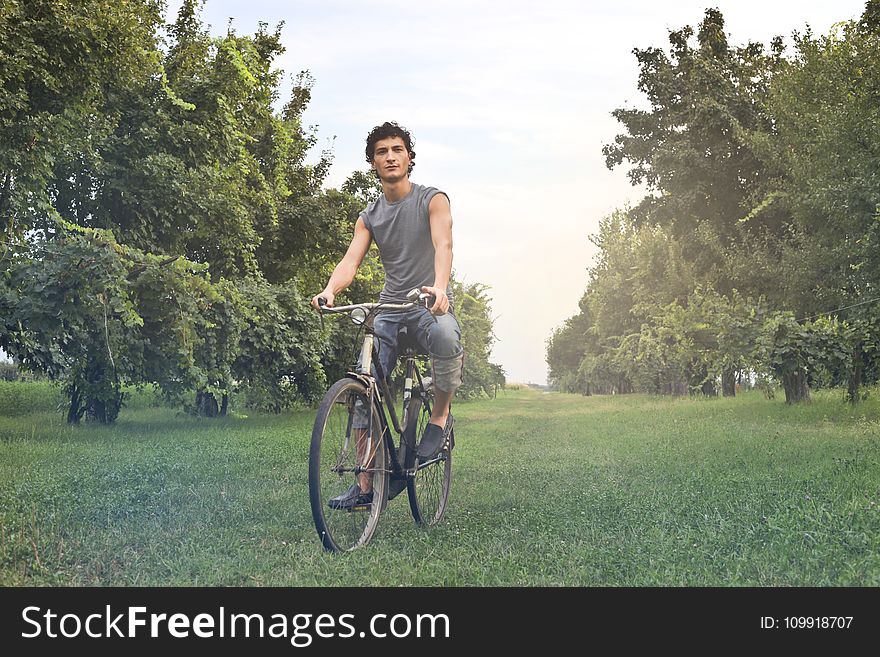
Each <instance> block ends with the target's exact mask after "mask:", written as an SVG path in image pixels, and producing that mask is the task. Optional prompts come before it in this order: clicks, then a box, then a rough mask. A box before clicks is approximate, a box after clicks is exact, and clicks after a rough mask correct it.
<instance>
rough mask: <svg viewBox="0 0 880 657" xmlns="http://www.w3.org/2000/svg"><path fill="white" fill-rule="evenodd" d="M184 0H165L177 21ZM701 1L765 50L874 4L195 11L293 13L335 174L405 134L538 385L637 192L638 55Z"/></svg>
mask: <svg viewBox="0 0 880 657" xmlns="http://www.w3.org/2000/svg"><path fill="white" fill-rule="evenodd" d="M179 6H180V2H179V0H170V2H169V5H168V10H169V16H170V18H171V19H172V20H173V17H174V16H175V15H176V11H177V8H178V7H179ZM709 6H714V7H718V8H719V9H720V10H721V11H722V13H723V14H724V17H725V20H726V25H725V28H726V31H727V33H728V35H729V39H730V41H731V42H732V43H733V44H742V43H745V42H746V41H749V40H752V41H761V42H763V43H765V44H766V43H769V41H770V39H771V38H772V37H773V36H775V35H777V34H778V35H782V36H786V37H787V36H789V35H790V34H791V33H792V31H794V30H799V31H801V30H803V29H804V27H805V25H806V24H807V23H809V24H810V26H811V27H812V28H813V31H814V32H815V33H827V32H828V31H829V30H830V29H831V28H832V26H833V24H834V23H836V22H838V21H843V20H847V19H851V18H857V17H858V16H859V15H860V14H861V11H862V9H863V7H864V1H863V0H838V1H837V2H827V0H826V1H818V0H803V1H800V2H796V1H792V0H784V1H776V2H768V1H766V0H762V1H757V0H737V1H735V2H733V1H730V2H728V1H722V2H695V1H692V0H686V1H682V2H667V3H664V2H656V1H654V2H651V1H649V0H615V1H614V2H576V1H568V0H540V1H537V0H529V1H521V0H505V1H500V2H491V1H488V0H466V1H465V0H443V1H439V0H437V1H431V2H422V1H419V0H406V1H404V0H357V1H355V0H352V1H344V0H299V1H297V0H293V1H291V0H249V1H248V2H242V1H241V0H235V1H231V0H207V2H206V3H205V7H204V9H203V13H202V18H203V20H204V21H205V22H207V23H209V24H210V25H211V32H212V33H213V34H222V33H223V32H225V30H226V29H227V25H228V21H229V19H230V18H232V19H233V23H232V24H233V26H234V28H235V29H236V31H237V32H240V33H252V32H253V31H255V29H256V27H257V23H258V22H259V21H263V22H266V23H268V24H269V25H270V27H274V26H275V25H276V24H277V23H278V22H280V21H284V28H283V30H282V42H283V44H284V46H285V47H286V49H287V50H286V52H285V53H284V54H283V55H282V56H281V57H280V58H279V60H278V65H279V67H280V68H282V69H283V70H284V71H285V72H286V74H287V79H286V83H285V94H286V90H288V89H289V88H290V79H291V78H292V77H293V75H295V74H296V73H297V72H299V71H301V70H304V69H308V70H309V71H310V72H311V73H312V75H313V76H314V78H315V86H314V89H313V91H312V101H311V103H310V105H309V108H308V110H307V111H306V114H305V120H306V122H307V123H308V124H310V125H313V126H315V127H316V131H317V135H318V144H317V146H316V153H315V154H314V155H313V159H317V155H318V152H319V151H320V150H321V149H325V148H327V147H329V146H331V145H332V150H333V153H334V165H333V168H332V170H331V172H330V177H329V180H328V186H330V187H336V186H338V185H340V184H341V183H342V181H344V180H345V178H346V177H348V175H349V174H350V173H351V172H352V171H354V170H356V169H366V168H367V165H366V162H365V161H364V155H363V148H364V138H365V137H366V134H367V132H369V130H370V129H371V128H372V127H373V126H374V125H377V124H379V123H382V122H383V121H386V120H394V121H397V122H399V123H400V124H401V125H404V126H406V127H407V128H409V129H410V130H411V131H412V133H413V135H414V137H415V142H416V143H415V150H416V154H417V157H416V165H417V166H416V168H415V171H414V172H413V175H412V180H413V181H414V182H418V183H421V184H426V185H431V186H434V187H439V188H440V189H443V190H444V191H446V192H447V193H448V194H449V197H450V199H451V201H452V214H453V220H454V227H453V235H454V257H455V262H454V269H455V271H456V273H457V275H458V277H459V278H460V279H463V280H465V281H469V282H472V281H479V282H481V283H485V284H487V285H489V286H490V288H491V291H490V294H491V297H492V299H493V309H494V314H495V316H496V318H497V319H496V322H495V332H496V335H497V338H498V341H497V343H496V344H495V347H494V350H493V361H494V362H497V363H500V364H501V365H502V366H503V367H504V369H505V370H506V372H507V374H508V379H509V380H512V381H522V382H536V383H544V382H545V381H546V364H545V362H544V351H545V343H546V340H547V337H548V336H549V335H550V333H551V331H552V330H553V328H554V327H556V326H559V325H560V324H561V323H562V322H563V321H564V320H565V319H566V318H567V317H570V316H571V315H573V314H574V313H575V312H577V302H578V299H579V298H580V297H581V295H582V294H583V292H584V289H585V287H586V282H587V268H588V267H589V265H590V263H591V260H592V257H593V255H594V254H595V248H594V247H593V246H592V245H591V244H590V242H589V239H588V237H589V235H590V234H592V233H594V232H595V231H596V228H597V226H598V222H599V220H600V219H601V218H602V217H604V216H606V215H607V214H609V213H610V212H611V211H612V210H614V209H615V208H617V207H621V206H623V205H625V204H626V203H628V202H631V203H634V202H636V201H637V200H638V199H639V198H641V196H642V195H643V191H642V190H639V189H634V188H632V187H630V185H629V183H628V181H627V178H626V170H625V169H623V168H618V169H615V170H614V171H608V170H607V169H606V167H605V163H604V158H603V157H602V153H601V149H602V145H603V144H606V143H609V142H611V141H613V139H614V136H615V135H616V134H617V133H618V132H619V126H618V124H617V122H616V121H615V120H614V119H613V118H612V117H611V116H610V112H611V111H612V110H613V109H615V108H617V107H620V106H623V105H624V104H627V103H628V104H630V105H642V104H643V100H642V98H641V97H640V94H639V93H638V90H637V89H636V78H637V74H638V69H637V66H636V62H635V57H634V56H633V54H632V49H633V48H635V47H639V48H645V47H648V46H661V47H665V46H666V44H667V43H668V42H667V39H666V37H667V33H668V31H669V30H672V29H678V28H680V27H682V26H684V25H696V24H697V23H699V21H700V20H701V19H702V17H703V14H704V11H705V9H706V7H709ZM789 42H790V40H789ZM285 99H286V98H285ZM315 292H316V293H317V292H318V290H316V291H315Z"/></svg>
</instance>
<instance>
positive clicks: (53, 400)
mask: <svg viewBox="0 0 880 657" xmlns="http://www.w3.org/2000/svg"><path fill="white" fill-rule="evenodd" d="M63 401H64V395H63V394H62V391H61V388H60V387H58V386H57V385H55V384H53V383H50V382H48V381H20V380H19V381H2V380H0V415H3V416H6V417H13V416H17V415H30V414H32V413H40V412H44V413H45V412H49V413H55V412H58V411H59V408H60V407H61V404H62V403H63Z"/></svg>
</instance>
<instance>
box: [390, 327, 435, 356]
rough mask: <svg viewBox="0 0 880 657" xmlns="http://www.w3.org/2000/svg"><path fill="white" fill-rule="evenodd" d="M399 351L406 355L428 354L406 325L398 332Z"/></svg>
mask: <svg viewBox="0 0 880 657" xmlns="http://www.w3.org/2000/svg"><path fill="white" fill-rule="evenodd" d="M397 353H398V354H400V355H401V356H404V357H409V356H427V355H428V352H427V351H426V350H425V349H424V347H422V345H420V344H419V341H418V340H416V339H415V338H414V337H412V336H410V334H409V333H408V332H407V330H406V327H405V326H402V327H401V328H400V330H399V331H398V332H397Z"/></svg>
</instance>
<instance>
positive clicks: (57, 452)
mask: <svg viewBox="0 0 880 657" xmlns="http://www.w3.org/2000/svg"><path fill="white" fill-rule="evenodd" d="M10 386H18V388H17V389H14V388H12V387H10ZM10 390H14V392H10ZM51 393H52V389H51V388H50V387H49V386H48V385H47V384H20V383H14V384H6V385H4V386H3V387H2V388H0V411H2V416H0V585H6V586H19V585H150V586H152V585H232V586H235V585H274V586H300V585H356V586H360V585H371V584H380V585H386V586H396V585H405V586H408V585H428V586H433V585H465V586H472V585H474V586H489V585H501V586H507V585H526V586H532V585H551V586H555V585H571V586H584V585H586V586H608V585H613V586H617V585H632V586H648V585H661V586H693V585H719V586H740V585H759V586H783V585H797V586H838V585H868V586H877V585H878V584H880V464H878V454H880V451H878V448H880V402H878V401H877V399H876V398H877V396H878V395H877V394H876V392H875V394H874V395H873V396H872V397H871V399H869V400H868V401H867V402H864V403H862V404H861V405H859V406H857V407H856V408H855V409H853V408H851V407H849V406H848V405H846V404H845V403H844V402H843V400H842V394H841V393H840V392H834V391H832V392H824V393H817V394H815V395H814V402H813V404H812V405H810V406H806V407H797V408H791V407H786V406H785V405H784V404H783V403H782V401H781V400H779V399H777V400H775V401H768V400H765V399H764V398H763V397H762V396H761V395H760V394H758V393H748V394H744V395H741V396H739V397H737V398H736V399H714V400H689V399H669V398H659V397H649V396H641V395H628V396H616V397H608V396H597V397H588V398H584V397H577V396H570V395H560V394H542V393H540V392H536V391H532V390H517V391H508V392H504V393H501V394H499V398H498V399H497V400H487V401H481V402H474V403H462V404H458V405H457V406H456V421H457V424H456V437H457V446H456V450H455V468H454V475H453V490H452V494H451V499H450V507H449V509H448V512H447V516H446V519H445V520H444V522H443V523H442V524H441V525H440V526H438V527H435V528H432V529H429V530H424V529H420V528H418V527H416V526H415V525H414V523H413V522H412V519H411V517H410V515H409V508H408V504H407V501H406V496H405V495H403V496H401V497H399V498H397V499H395V500H394V501H392V502H391V503H390V504H389V506H388V510H387V511H386V513H385V514H383V517H382V520H381V523H380V527H379V530H378V532H377V534H376V536H375V537H374V539H373V541H372V542H371V543H370V545H368V546H367V547H366V548H364V549H361V550H359V551H357V552H356V553H353V554H350V555H343V556H334V555H329V554H326V553H325V552H324V551H323V550H322V549H321V546H320V543H319V541H318V537H317V534H316V533H315V530H314V526H313V524H312V518H311V513H310V510H309V504H308V484H307V455H308V443H309V439H310V434H311V423H312V420H313V415H312V413H311V412H307V411H304V412H296V413H289V414H285V415H281V416H270V415H261V414H255V413H248V417H231V418H226V419H222V420H203V419H197V418H191V417H187V416H185V415H181V414H179V413H177V412H175V411H174V410H171V409H168V408H157V407H153V403H152V401H151V400H150V398H149V392H145V393H143V394H144V397H142V398H141V399H140V402H138V403H133V404H132V405H131V406H130V407H129V408H126V409H124V410H123V413H122V415H121V416H120V420H119V422H118V424H117V425H116V426H115V427H109V428H108V427H96V426H90V425H85V426H82V427H73V428H70V427H66V426H64V425H63V423H62V417H61V415H60V414H59V413H57V412H56V411H55V410H54V409H55V405H56V404H57V399H55V398H53V397H52V394H51ZM13 394H16V395H18V397H17V398H16V401H15V403H13V402H11V401H10V400H11V399H12V395H13Z"/></svg>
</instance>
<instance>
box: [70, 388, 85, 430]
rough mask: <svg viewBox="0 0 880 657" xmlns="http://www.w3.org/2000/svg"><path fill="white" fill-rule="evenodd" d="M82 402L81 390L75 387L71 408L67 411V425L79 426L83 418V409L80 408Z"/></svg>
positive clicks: (72, 393) (71, 395)
mask: <svg viewBox="0 0 880 657" xmlns="http://www.w3.org/2000/svg"><path fill="white" fill-rule="evenodd" d="M81 401H82V400H81V396H80V391H79V388H77V387H76V386H73V390H72V392H71V393H70V406H69V407H68V409H67V424H79V421H80V419H81V418H82V416H83V409H82V408H81V406H80V403H81Z"/></svg>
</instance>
